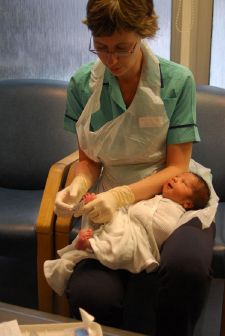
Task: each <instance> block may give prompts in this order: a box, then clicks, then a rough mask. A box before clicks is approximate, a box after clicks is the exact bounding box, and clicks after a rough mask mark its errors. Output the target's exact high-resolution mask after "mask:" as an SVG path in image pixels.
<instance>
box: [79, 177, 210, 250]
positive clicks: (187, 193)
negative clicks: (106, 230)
mask: <svg viewBox="0 0 225 336" xmlns="http://www.w3.org/2000/svg"><path fill="white" fill-rule="evenodd" d="M162 196H163V197H164V198H167V199H170V200H172V201H173V202H176V203H178V204H180V205H181V206H182V207H183V208H184V209H185V210H198V209H203V208H204V207H205V206H206V204H207V203H208V201H209V197H210V192H209V187H208V185H207V183H206V182H205V181H204V180H203V179H202V178H201V177H200V176H198V175H196V174H193V173H183V174H181V175H180V176H175V177H173V178H171V179H170V180H168V181H167V182H166V183H165V184H164V186H163V189H162ZM95 197H96V196H95V194H93V193H92V194H87V195H86V197H85V203H88V202H90V201H91V200H93V199H95ZM165 215H166V214H165ZM113 222H114V221H113ZM93 235H94V232H93V229H92V228H91V227H89V228H87V229H81V230H80V231H79V233H78V239H77V241H76V244H75V248H77V249H78V250H86V249H88V250H89V251H91V250H92V246H91V242H90V241H89V239H90V238H92V237H93Z"/></svg>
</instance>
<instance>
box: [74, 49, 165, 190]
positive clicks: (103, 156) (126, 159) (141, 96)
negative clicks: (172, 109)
mask: <svg viewBox="0 0 225 336" xmlns="http://www.w3.org/2000/svg"><path fill="white" fill-rule="evenodd" d="M142 51H143V55H144V62H143V69H142V75H141V79H140V83H139V85H138V88H137V91H136V94H135V97H134V99H133V101H132V103H131V105H130V106H129V107H128V108H127V110H126V111H124V112H123V113H122V114H121V115H120V116H118V117H117V118H115V119H113V120H111V121H109V122H107V123H106V124H105V125H103V126H102V127H101V128H100V129H98V130H97V131H95V132H93V131H90V121H91V115H92V113H94V112H96V111H98V110H99V108H100V96H101V91H102V83H103V78H104V71H105V66H104V65H103V63H102V62H101V61H100V60H98V61H97V62H96V63H95V64H94V66H93V68H92V72H91V78H90V87H91V88H92V91H93V93H92V95H91V97H90V98H89V100H88V102H87V104H86V106H85V108H84V110H83V112H82V114H81V116H80V118H79V120H78V122H77V123H76V130H77V135H78V139H79V145H80V148H81V149H82V151H84V152H85V154H86V155H87V156H88V157H89V158H90V159H92V160H93V161H96V162H101V163H102V164H103V170H102V175H101V178H100V181H99V184H98V188H97V191H98V192H99V191H103V190H108V189H110V188H112V187H115V186H118V185H123V184H130V183H133V182H135V181H138V180H140V179H142V178H144V177H145V176H148V175H151V174H153V173H154V172H156V171H158V170H159V169H161V168H163V166H164V164H165V157H166V137H167V131H168V125H169V120H168V117H167V114H166V111H165V108H164V104H163V101H162V99H161V98H160V83H161V81H160V70H159V61H158V59H157V58H156V57H155V56H154V55H153V54H152V52H151V50H150V49H149V47H148V46H147V45H145V44H144V43H142Z"/></svg>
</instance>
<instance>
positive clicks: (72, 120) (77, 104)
mask: <svg viewBox="0 0 225 336" xmlns="http://www.w3.org/2000/svg"><path fill="white" fill-rule="evenodd" d="M90 69H91V64H87V65H84V66H83V67H81V68H80V69H79V70H78V71H77V72H76V73H75V74H74V75H73V76H72V77H71V79H70V81H69V85H68V88H67V102H66V111H65V116H64V128H65V129H66V130H68V131H70V132H73V133H76V122H77V121H78V119H79V117H80V115H81V113H82V111H83V109H84V106H85V105H86V103H87V101H88V99H89V97H90V95H91V90H90V88H89V78H90V71H91V70H90Z"/></svg>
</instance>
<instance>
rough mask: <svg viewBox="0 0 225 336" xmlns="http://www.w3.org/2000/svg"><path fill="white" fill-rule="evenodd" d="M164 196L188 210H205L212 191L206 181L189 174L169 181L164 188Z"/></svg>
mask: <svg viewBox="0 0 225 336" xmlns="http://www.w3.org/2000/svg"><path fill="white" fill-rule="evenodd" d="M162 194H163V197H165V198H169V199H171V200H172V201H174V202H177V203H179V204H180V205H182V206H183V207H184V208H185V209H186V210H198V209H203V208H204V207H205V206H206V205H207V203H208V201H209V198H210V190H209V187H208V184H207V183H206V182H205V180H204V179H203V178H202V177H201V176H199V175H196V174H194V173H188V172H187V173H183V174H180V175H178V176H175V177H172V178H171V179H169V180H168V181H167V182H166V183H165V184H164V186H163V190H162Z"/></svg>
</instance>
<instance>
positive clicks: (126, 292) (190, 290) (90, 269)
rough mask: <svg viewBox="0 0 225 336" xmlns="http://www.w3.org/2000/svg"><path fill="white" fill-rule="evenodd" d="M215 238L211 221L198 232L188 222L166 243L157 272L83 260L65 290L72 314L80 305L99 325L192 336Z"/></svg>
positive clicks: (206, 280) (208, 273)
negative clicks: (135, 271)
mask: <svg viewBox="0 0 225 336" xmlns="http://www.w3.org/2000/svg"><path fill="white" fill-rule="evenodd" d="M213 241H214V225H212V227H211V228H210V229H207V230H201V228H200V226H199V221H198V220H192V221H191V222H190V223H188V224H185V225H183V226H182V227H180V228H179V229H177V230H176V231H175V232H174V233H173V234H172V235H171V236H170V237H169V239H168V240H167V241H166V242H165V244H164V246H163V248H162V251H161V263H160V268H159V269H158V271H157V272H154V273H149V274H147V273H145V272H142V273H140V274H130V273H129V272H127V271H113V270H109V269H108V268H106V267H104V266H102V265H101V264H100V263H99V262H98V261H96V260H90V259H88V260H85V261H82V262H81V263H79V264H78V265H77V267H76V269H75V271H74V273H73V275H72V276H71V279H70V281H69V285H68V288H67V296H68V299H69V304H70V308H71V312H72V314H73V315H75V316H76V317H78V316H79V313H78V308H79V307H82V308H84V309H86V310H87V311H88V312H89V313H91V314H93V315H94V316H95V317H96V320H97V321H99V322H100V323H102V324H106V325H110V326H115V327H123V328H125V329H130V330H133V331H139V332H143V333H149V334H150V333H153V334H156V335H160V336H161V335H164V334H165V332H166V335H168V336H169V335H174V336H175V335H179V333H180V335H181V334H182V336H186V335H192V331H193V326H194V325H195V323H196V320H197V318H198V317H199V314H200V312H201V309H202V307H203V304H204V300H205V298H206V296H207V292H208V287H209V283H210V265H211V258H212V246H213ZM155 329H156V330H157V331H155Z"/></svg>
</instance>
